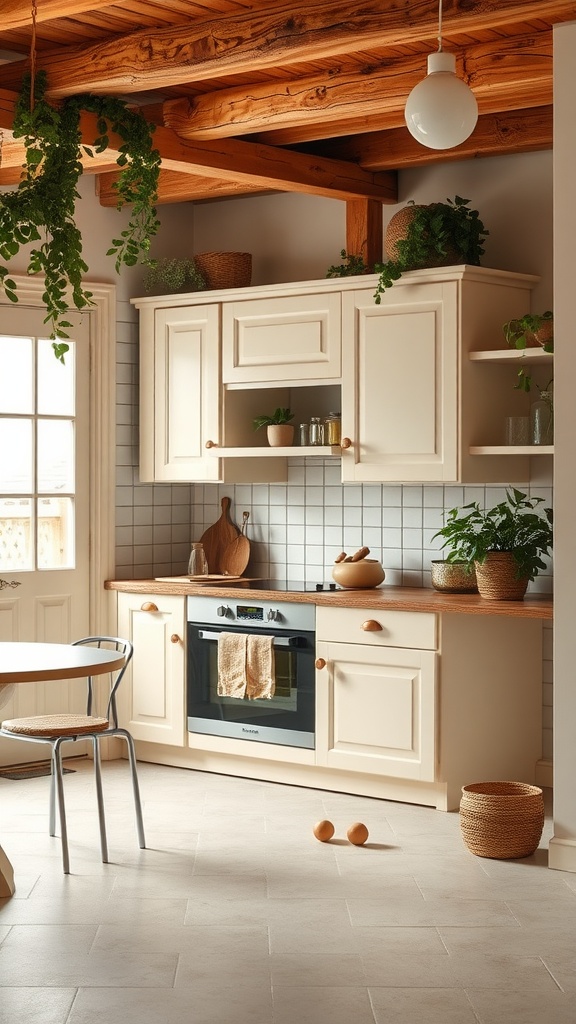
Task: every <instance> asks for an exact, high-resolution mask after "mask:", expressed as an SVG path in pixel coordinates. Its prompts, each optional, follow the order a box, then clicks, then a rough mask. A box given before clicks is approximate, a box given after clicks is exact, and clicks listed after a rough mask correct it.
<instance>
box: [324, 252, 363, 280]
mask: <svg viewBox="0 0 576 1024" xmlns="http://www.w3.org/2000/svg"><path fill="white" fill-rule="evenodd" d="M340 256H341V257H342V260H343V261H344V262H343V263H338V264H332V266H331V267H328V270H327V271H326V277H355V276H356V275H357V274H367V273H368V271H369V270H370V268H369V267H368V266H367V265H366V263H365V262H364V257H363V256H362V254H361V253H355V252H346V249H341V250H340Z"/></svg>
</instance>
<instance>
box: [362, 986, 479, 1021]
mask: <svg viewBox="0 0 576 1024" xmlns="http://www.w3.org/2000/svg"><path fill="white" fill-rule="evenodd" d="M369 992H370V998H371V1000H372V1008H373V1010H374V1017H375V1018H376V1024H416V1022H417V1024H478V1017H477V1016H476V1014H475V1013H474V1010H473V1009H472V1006H471V1005H470V1001H469V999H468V996H467V995H466V992H465V991H464V989H459V988H375V987H371V988H370V989H369Z"/></svg>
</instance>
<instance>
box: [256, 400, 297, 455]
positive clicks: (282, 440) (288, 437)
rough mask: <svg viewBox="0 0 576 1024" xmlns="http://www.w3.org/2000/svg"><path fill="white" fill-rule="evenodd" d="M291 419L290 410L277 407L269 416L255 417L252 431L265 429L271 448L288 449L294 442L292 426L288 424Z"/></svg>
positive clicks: (292, 416)
mask: <svg viewBox="0 0 576 1024" xmlns="http://www.w3.org/2000/svg"><path fill="white" fill-rule="evenodd" d="M293 419H294V413H293V412H291V411H290V409H283V408H281V407H278V409H275V410H274V412H273V413H272V415H271V416H266V415H264V416H256V417H255V419H254V430H259V429H260V427H266V433H267V436H268V444H269V445H270V447H271V448H289V447H290V445H291V444H292V442H293V440H294V425H293V424H292V423H290V420H293Z"/></svg>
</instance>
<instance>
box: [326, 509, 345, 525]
mask: <svg viewBox="0 0 576 1024" xmlns="http://www.w3.org/2000/svg"><path fill="white" fill-rule="evenodd" d="M343 520H344V509H343V508H342V506H341V505H340V506H338V505H331V506H329V507H325V508H324V522H325V523H326V526H342V522H343Z"/></svg>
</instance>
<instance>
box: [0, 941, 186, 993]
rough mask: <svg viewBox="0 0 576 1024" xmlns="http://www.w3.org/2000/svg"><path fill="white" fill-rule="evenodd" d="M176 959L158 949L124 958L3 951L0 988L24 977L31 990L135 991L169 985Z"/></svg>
mask: <svg viewBox="0 0 576 1024" xmlns="http://www.w3.org/2000/svg"><path fill="white" fill-rule="evenodd" d="M177 959H178V958H177V956H176V955H172V954H165V953H162V952H160V951H159V950H158V951H157V952H155V953H153V954H141V953H140V954H138V955H137V956H132V955H125V956H122V957H117V956H115V955H113V954H108V953H103V952H102V951H98V952H96V953H89V954H88V955H86V956H82V955H79V954H76V955H71V954H68V955H66V956H65V957H63V956H61V954H60V953H59V952H57V951H54V952H52V951H45V952H44V953H42V954H40V953H36V954H32V953H26V954H25V953H22V952H21V951H14V952H11V951H10V950H9V949H6V950H4V951H3V953H2V956H1V957H0V985H2V986H4V985H9V984H11V983H12V982H13V981H14V979H15V978H18V979H19V980H22V979H23V978H26V979H27V981H28V984H30V985H33V986H35V987H41V986H55V987H56V988H68V987H70V986H71V985H76V986H78V985H88V986H92V987H98V986H102V987H105V988H107V987H109V986H116V985H119V986H124V985H133V986H136V987H139V988H147V987H150V988H154V987H158V986H160V987H164V988H169V987H171V986H172V982H173V978H174V972H175V970H176V964H177Z"/></svg>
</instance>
